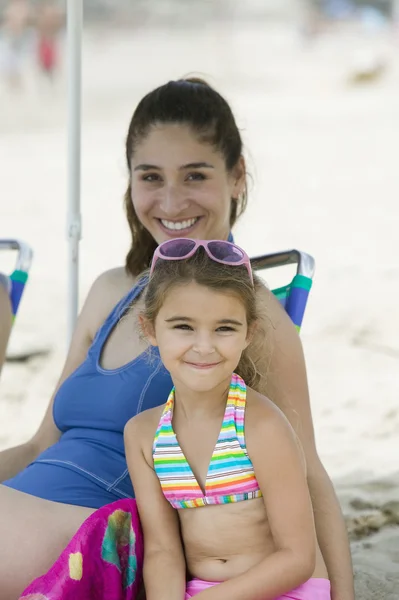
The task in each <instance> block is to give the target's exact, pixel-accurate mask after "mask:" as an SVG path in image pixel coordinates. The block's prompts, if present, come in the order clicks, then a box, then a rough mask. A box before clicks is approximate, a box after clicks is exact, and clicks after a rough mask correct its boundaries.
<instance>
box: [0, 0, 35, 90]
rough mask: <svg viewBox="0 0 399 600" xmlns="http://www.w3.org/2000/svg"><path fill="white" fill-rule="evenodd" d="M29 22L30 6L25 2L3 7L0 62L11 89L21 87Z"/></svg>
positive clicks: (19, 1)
mask: <svg viewBox="0 0 399 600" xmlns="http://www.w3.org/2000/svg"><path fill="white" fill-rule="evenodd" d="M31 22H32V11H31V5H30V2H28V1H27V0H10V1H9V2H8V4H7V5H6V6H5V8H4V11H3V18H2V24H1V39H0V44H1V46H0V47H1V58H0V60H1V63H2V64H1V66H2V71H3V75H4V77H5V79H6V82H7V84H8V85H9V86H10V87H11V88H13V89H18V88H20V87H21V86H22V70H23V63H24V59H25V57H26V51H27V43H28V32H29V28H30V25H31Z"/></svg>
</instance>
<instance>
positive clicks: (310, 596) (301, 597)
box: [185, 578, 331, 600]
mask: <svg viewBox="0 0 399 600" xmlns="http://www.w3.org/2000/svg"><path fill="white" fill-rule="evenodd" d="M213 585H217V583H216V582H215V581H202V580H201V579H192V580H191V581H189V582H188V584H187V588H186V596H185V600H189V598H192V597H193V596H196V594H199V593H200V592H202V591H203V590H206V589H207V588H209V587H212V586H213ZM275 600H331V586H330V582H329V580H328V579H317V578H314V579H309V580H308V581H306V583H303V584H302V585H300V586H299V587H297V588H295V589H294V590H292V591H291V592H288V593H287V594H284V595H283V596H279V597H278V598H275Z"/></svg>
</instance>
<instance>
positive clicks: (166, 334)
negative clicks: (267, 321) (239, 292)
mask: <svg viewBox="0 0 399 600" xmlns="http://www.w3.org/2000/svg"><path fill="white" fill-rule="evenodd" d="M146 332H147V335H148V337H149V340H150V343H151V344H152V345H154V346H158V348H159V352H160V356H161V359H162V362H163V364H164V365H165V367H166V368H167V369H168V371H169V372H170V374H171V376H172V379H173V382H174V384H175V385H176V384H180V385H183V386H184V387H186V388H188V389H190V390H192V391H195V392H207V391H210V390H212V389H214V388H215V387H216V386H217V385H219V384H221V383H222V382H223V381H228V382H229V381H230V378H231V375H232V373H233V372H234V370H235V369H236V367H237V365H238V363H239V361H240V357H241V353H242V352H243V350H244V349H245V348H246V347H247V346H248V344H249V341H250V333H251V332H250V331H249V328H248V325H247V318H246V312H245V307H244V305H243V303H242V302H241V300H239V299H238V297H236V296H235V295H233V294H231V293H229V292H219V291H215V290H211V289H209V288H206V287H204V286H201V285H198V284H197V283H194V282H192V283H190V284H188V285H187V284H185V285H177V286H175V287H173V288H172V289H171V291H170V292H168V294H167V295H166V298H165V300H164V302H163V305H162V308H161V310H160V311H159V313H158V315H157V317H156V320H155V324H154V326H152V327H151V326H148V324H147V327H146Z"/></svg>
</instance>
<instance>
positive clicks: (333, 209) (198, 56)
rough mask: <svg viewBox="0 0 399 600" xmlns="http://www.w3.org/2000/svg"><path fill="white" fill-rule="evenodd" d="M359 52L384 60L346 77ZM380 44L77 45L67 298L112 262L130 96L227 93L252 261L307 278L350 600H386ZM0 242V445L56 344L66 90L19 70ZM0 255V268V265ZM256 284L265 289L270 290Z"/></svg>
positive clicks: (391, 172)
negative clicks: (14, 291)
mask: <svg viewBox="0 0 399 600" xmlns="http://www.w3.org/2000/svg"><path fill="white" fill-rule="evenodd" d="M365 44H367V45H368V46H369V47H370V48H373V49H374V50H375V51H376V52H377V53H379V54H378V55H379V56H383V57H384V59H386V60H387V66H386V68H385V70H384V69H383V70H382V72H381V73H380V74H379V77H376V78H375V79H371V80H364V81H354V80H353V78H351V68H352V66H351V65H352V59H353V56H354V53H355V52H356V53H357V57H359V56H363V55H362V54H361V53H359V51H360V50H363V51H364V48H365ZM397 55H398V42H397V41H395V39H394V38H393V37H392V36H389V35H388V34H379V35H377V34H375V35H373V36H371V37H370V38H368V39H366V40H365V39H364V38H362V37H361V35H360V33H359V32H358V31H356V30H350V29H347V30H345V31H342V32H341V33H329V34H326V35H325V36H323V37H322V38H320V39H318V40H315V41H314V42H311V43H310V42H309V43H306V42H304V41H303V40H302V39H301V38H300V36H299V35H298V32H297V31H296V30H295V29H294V28H292V27H291V26H283V25H281V24H277V23H275V24H266V23H265V22H259V23H258V24H250V23H248V22H245V23H240V22H235V23H230V24H229V25H227V26H226V27H225V29H224V30H222V31H220V30H219V31H217V30H216V29H214V28H212V27H211V26H207V27H206V28H204V30H203V31H202V32H200V31H199V28H198V27H195V23H193V26H192V28H190V30H189V31H184V30H170V29H169V30H166V29H163V28H162V27H159V26H158V27H154V28H147V30H146V31H139V30H135V29H134V28H132V29H130V30H129V29H125V30H123V31H112V30H105V29H101V30H93V29H91V30H90V31H87V32H86V35H85V40H84V86H83V133H82V217H83V239H82V242H81V245H80V247H81V264H80V267H81V271H80V282H81V289H80V297H81V300H83V298H84V297H85V294H86V293H87V291H88V288H89V285H90V283H91V282H92V281H93V279H94V278H95V277H96V275H97V274H99V273H100V272H101V271H103V270H104V269H107V268H110V267H113V266H115V265H118V264H121V263H123V259H124V254H125V252H126V250H127V247H128V239H129V238H128V230H127V226H126V224H125V221H124V216H123V211H122V196H123V193H124V188H125V185H126V168H125V164H124V156H123V144H124V137H125V134H126V130H127V125H128V121H129V118H130V115H131V112H132V110H133V108H134V106H135V104H136V102H137V101H138V99H139V98H140V96H141V95H142V94H143V93H144V92H146V91H147V90H148V89H150V88H151V87H153V86H155V85H157V84H159V83H160V82H163V81H164V80H166V79H168V78H172V77H178V76H180V75H183V74H186V73H189V72H196V73H200V74H202V75H204V76H206V77H207V78H209V79H210V81H211V82H212V83H214V84H215V85H217V87H218V88H220V90H221V91H222V92H223V93H224V94H225V95H226V96H227V97H228V99H229V100H230V101H231V103H232V105H233V108H234V110H235V112H236V115H237V118H238V122H239V125H240V127H241V128H242V131H243V136H244V140H245V143H246V146H247V149H248V152H247V156H248V166H249V171H250V173H251V186H250V187H251V190H250V192H251V193H250V195H251V200H250V209H249V210H248V213H247V215H246V216H245V218H244V219H243V220H242V222H241V223H240V225H239V227H238V229H237V233H236V239H237V241H238V242H239V243H240V244H242V245H243V246H244V247H245V248H246V249H247V250H248V251H249V252H250V253H251V254H253V255H254V254H259V253H266V252H272V251H276V250H279V249H286V248H291V247H297V248H300V249H302V250H305V251H307V252H309V253H310V254H312V255H313V256H315V258H316V261H317V272H316V277H315V282H314V288H313V291H312V294H311V298H310V301H309V305H308V310H307V315H306V319H305V322H304V326H303V331H302V339H303V344H304V348H305V352H306V357H307V365H308V373H309V382H310V389H311V397H312V408H313V414H314V422H315V428H316V434H317V441H318V448H319V452H320V456H321V458H322V460H323V463H324V464H325V466H326V468H327V470H328V472H329V473H330V475H331V477H332V479H333V481H334V484H335V486H336V489H337V492H338V495H339V498H340V500H341V502H342V506H343V510H344V514H345V517H346V519H347V523H348V530H349V532H350V537H351V543H352V549H353V560H354V564H355V573H356V589H357V598H358V600H380V599H384V600H394V599H395V600H396V599H397V598H398V597H399V536H398V534H399V527H398V524H399V506H398V505H399V491H398V485H399V467H398V456H399V400H398V398H399V375H398V366H397V365H398V358H399V342H398V340H399V320H398V317H397V297H398V292H399V262H398V259H397V251H396V250H397V248H396V237H397V231H398V225H399V208H398V197H399V178H398V174H397V165H398V156H399V147H398V134H397V132H398V127H399V108H398V106H399V104H398V90H399V61H398V58H397ZM0 106H1V111H0V164H1V165H2V169H1V171H2V175H1V178H0V198H1V200H0V203H1V212H0V214H1V219H0V237H10V236H15V237H19V238H22V239H25V240H26V241H28V242H29V243H30V244H31V245H32V247H33V249H34V251H35V258H34V263H33V267H32V270H31V278H30V282H29V285H28V287H27V291H26V294H25V296H24V298H23V303H22V304H21V309H20V313H19V315H18V319H17V322H16V326H15V329H14V332H13V337H12V340H11V344H10V355H15V354H18V353H19V352H20V351H23V350H26V349H30V350H35V349H39V350H42V351H44V352H47V354H46V355H45V356H37V357H36V358H32V359H31V360H28V361H26V362H24V363H20V362H8V363H7V364H6V366H5V368H4V371H3V373H2V379H1V387H0V446H1V447H2V448H4V447H7V446H10V445H12V444H16V443H19V442H22V441H23V440H26V439H27V438H28V437H29V436H30V435H31V434H32V433H33V432H34V431H35V429H36V427H37V425H38V423H39V422H40V420H41V417H42V415H43V412H44V410H45V407H46V405H47V403H48V401H49V398H50V395H51V393H52V390H53V388H54V385H55V382H56V380H57V378H58V376H59V373H60V370H61V366H62V363H63V360H64V357H65V350H66V301H67V244H66V197H67V169H66V83H65V73H64V72H63V73H61V74H60V78H59V80H58V81H57V82H56V83H55V85H48V84H47V82H45V81H43V80H41V79H40V78H38V76H37V73H35V71H34V69H33V67H32V65H31V64H29V63H27V65H26V82H25V91H24V93H23V94H16V93H11V92H10V91H8V90H7V89H6V88H5V87H4V86H3V87H1V88H0ZM2 260H3V258H2V257H0V268H1V267H2V265H3V263H2V262H1V261H2ZM271 283H273V280H272V281H271Z"/></svg>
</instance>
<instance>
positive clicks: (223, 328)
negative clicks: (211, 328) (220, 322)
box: [216, 325, 235, 333]
mask: <svg viewBox="0 0 399 600" xmlns="http://www.w3.org/2000/svg"><path fill="white" fill-rule="evenodd" d="M216 331H219V332H221V333H226V332H228V333H230V332H231V331H235V329H234V328H233V327H228V326H227V325H224V326H223V327H218V328H217V330H216Z"/></svg>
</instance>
